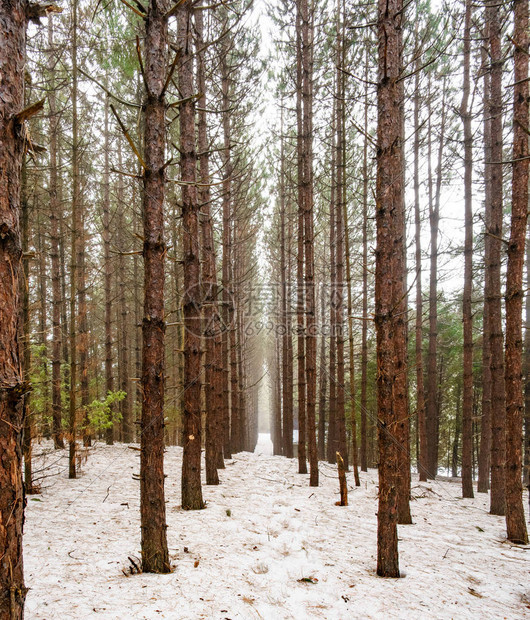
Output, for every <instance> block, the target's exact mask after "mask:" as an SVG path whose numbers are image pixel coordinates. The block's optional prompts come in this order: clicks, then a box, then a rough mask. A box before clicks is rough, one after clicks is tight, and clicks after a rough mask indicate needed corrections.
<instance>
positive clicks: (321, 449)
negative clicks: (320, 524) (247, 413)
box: [318, 247, 328, 461]
mask: <svg viewBox="0 0 530 620" xmlns="http://www.w3.org/2000/svg"><path fill="white" fill-rule="evenodd" d="M325 253H326V248H325V247H324V255H325ZM323 281H324V282H325V281H326V278H325V276H324V277H323ZM320 304H321V305H320V312H321V315H320V316H321V320H320V326H321V330H320V334H321V335H320V363H319V366H320V375H319V376H320V385H319V390H318V393H319V402H318V458H319V459H320V460H321V461H323V460H324V459H325V458H326V394H327V389H328V371H327V368H326V336H325V334H324V325H325V321H326V295H325V288H324V287H322V289H321V293H320Z"/></svg>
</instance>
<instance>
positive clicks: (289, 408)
mask: <svg viewBox="0 0 530 620" xmlns="http://www.w3.org/2000/svg"><path fill="white" fill-rule="evenodd" d="M280 126H281V138H280V140H281V144H280V151H281V152H280V246H281V247H280V277H281V313H282V317H281V324H282V332H283V334H282V355H281V358H282V396H283V398H282V404H283V412H282V413H283V428H282V435H283V443H282V448H283V454H284V455H285V456H286V457H287V458H290V459H291V458H293V379H292V336H291V315H290V307H289V298H288V294H289V287H288V279H289V278H290V269H289V263H290V260H289V259H288V260H286V256H285V255H286V243H287V239H286V234H285V233H286V223H285V219H286V195H285V152H284V142H285V140H284V135H283V101H282V107H281V124H280ZM288 239H289V242H290V235H288Z"/></svg>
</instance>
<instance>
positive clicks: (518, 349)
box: [505, 0, 530, 545]
mask: <svg viewBox="0 0 530 620" xmlns="http://www.w3.org/2000/svg"><path fill="white" fill-rule="evenodd" d="M513 7H514V9H513V11H514V21H513V23H514V33H513V47H514V69H515V70H514V78H515V86H514V100H513V157H512V160H513V164H512V218H511V232H510V243H509V245H508V267H507V270H506V364H505V378H506V468H505V472H506V536H507V538H508V540H511V541H512V542H514V543H519V544H523V545H525V544H527V543H528V533H527V530H526V522H525V514H524V508H523V487H522V483H521V469H522V452H521V447H522V443H523V406H524V405H523V382H522V358H523V334H522V312H523V266H524V255H525V240H526V228H527V219H528V133H527V130H528V124H529V120H530V117H529V113H528V102H529V92H528V0H514V5H513Z"/></svg>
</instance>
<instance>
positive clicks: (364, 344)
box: [361, 45, 369, 471]
mask: <svg viewBox="0 0 530 620" xmlns="http://www.w3.org/2000/svg"><path fill="white" fill-rule="evenodd" d="M368 58H369V52H368V45H367V46H366V54H365V80H366V85H365V91H364V135H365V138H364V143H363V275H362V278H363V315H362V317H363V320H362V325H361V471H368V454H367V424H366V421H367V412H368V410H367V384H368V105H369V104H368Z"/></svg>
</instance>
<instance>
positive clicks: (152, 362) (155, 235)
mask: <svg viewBox="0 0 530 620" xmlns="http://www.w3.org/2000/svg"><path fill="white" fill-rule="evenodd" d="M167 8H168V3H167V2H166V1H164V0H162V1H161V0H150V1H149V7H148V13H147V18H146V21H145V42H144V59H145V60H144V82H145V90H146V93H145V100H144V106H143V109H144V119H143V121H144V122H143V126H144V144H143V147H144V157H145V165H146V169H145V170H144V174H143V189H144V191H143V195H142V202H143V228H144V235H143V236H144V247H143V256H144V317H143V321H142V337H143V347H142V418H141V425H140V428H141V437H140V450H141V453H140V457H141V458H140V516H141V528H142V569H143V571H144V572H148V573H168V572H169V571H170V570H171V567H170V563H169V555H168V549H167V536H166V528H167V525H166V503H165V496H164V335H165V329H166V325H165V316H164V260H165V255H166V245H165V242H164V195H165V169H164V163H165V162H164V159H165V141H166V103H165V93H164V84H165V81H166V71H167V53H168V50H167V48H168V26H167V17H166V12H167Z"/></svg>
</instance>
